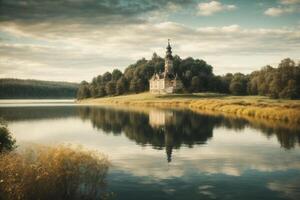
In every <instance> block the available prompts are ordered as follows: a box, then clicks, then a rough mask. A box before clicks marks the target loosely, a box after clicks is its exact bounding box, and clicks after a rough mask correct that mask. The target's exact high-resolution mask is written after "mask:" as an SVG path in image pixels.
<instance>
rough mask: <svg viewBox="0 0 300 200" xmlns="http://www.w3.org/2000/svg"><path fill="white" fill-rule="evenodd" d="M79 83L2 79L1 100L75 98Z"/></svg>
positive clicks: (0, 81) (0, 82) (0, 86)
mask: <svg viewBox="0 0 300 200" xmlns="http://www.w3.org/2000/svg"><path fill="white" fill-rule="evenodd" d="M78 87H79V84H77V83H69V82H55V81H41V80H30V79H28V80H23V79H9V78H5V79H0V99H47V98H55V99H62V98H75V97H76V92H77V89H78Z"/></svg>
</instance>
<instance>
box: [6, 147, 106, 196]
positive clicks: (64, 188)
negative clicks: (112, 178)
mask: <svg viewBox="0 0 300 200" xmlns="http://www.w3.org/2000/svg"><path fill="white" fill-rule="evenodd" d="M108 168H109V162H108V160H107V158H106V157H105V156H104V155H102V154H99V153H96V152H92V151H87V150H83V149H82V148H79V147H78V148H73V147H70V146H57V147H35V148H30V149H26V150H22V151H20V150H19V151H18V152H16V151H12V152H10V153H3V154H1V155H0V169H1V170H0V194H1V195H0V199H5V200H12V199H22V200H27V199H28V200H29V199H45V200H48V199H49V200H50V199H57V200H62V199H75V200H76V199H101V198H103V197H104V196H105V192H104V188H105V177H106V174H107V171H108Z"/></svg>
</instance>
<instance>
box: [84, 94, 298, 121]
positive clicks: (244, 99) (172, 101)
mask: <svg viewBox="0 0 300 200" xmlns="http://www.w3.org/2000/svg"><path fill="white" fill-rule="evenodd" d="M78 103H80V104H87V105H133V106H158V107H184V108H189V109H192V110H196V111H197V110H198V111H213V112H218V113H224V114H226V113H227V114H231V115H236V116H240V117H243V116H245V117H251V118H256V119H267V120H279V121H286V122H293V123H300V100H275V99H269V98H268V97H261V96H227V95H222V94H215V93H197V94H172V95H153V94H150V93H141V94H133V95H124V96H116V97H106V98H97V99H85V100H81V101H78Z"/></svg>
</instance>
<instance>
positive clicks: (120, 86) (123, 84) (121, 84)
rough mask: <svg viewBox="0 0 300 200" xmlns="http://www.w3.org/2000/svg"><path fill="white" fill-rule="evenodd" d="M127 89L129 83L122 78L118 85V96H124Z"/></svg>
mask: <svg viewBox="0 0 300 200" xmlns="http://www.w3.org/2000/svg"><path fill="white" fill-rule="evenodd" d="M126 88H127V82H126V79H125V78H124V77H123V76H122V77H121V78H120V79H119V80H118V81H117V84H116V94H117V95H120V94H124V93H125V92H126Z"/></svg>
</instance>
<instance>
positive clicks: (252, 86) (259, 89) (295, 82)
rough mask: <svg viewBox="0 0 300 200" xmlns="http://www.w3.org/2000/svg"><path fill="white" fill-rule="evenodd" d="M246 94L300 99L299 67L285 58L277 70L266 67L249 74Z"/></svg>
mask: <svg viewBox="0 0 300 200" xmlns="http://www.w3.org/2000/svg"><path fill="white" fill-rule="evenodd" d="M248 92H249V93H250V94H252V95H257V94H258V95H266V96H270V97H272V98H286V99H299V98H300V66H299V64H298V65H296V64H295V62H294V61H293V60H291V59H290V58H286V59H284V60H282V61H281V63H280V64H279V66H278V68H272V67H271V66H266V67H264V68H262V69H261V70H260V71H255V72H253V73H251V74H250V81H249V83H248Z"/></svg>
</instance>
